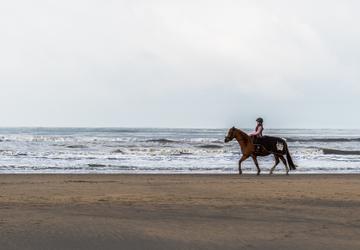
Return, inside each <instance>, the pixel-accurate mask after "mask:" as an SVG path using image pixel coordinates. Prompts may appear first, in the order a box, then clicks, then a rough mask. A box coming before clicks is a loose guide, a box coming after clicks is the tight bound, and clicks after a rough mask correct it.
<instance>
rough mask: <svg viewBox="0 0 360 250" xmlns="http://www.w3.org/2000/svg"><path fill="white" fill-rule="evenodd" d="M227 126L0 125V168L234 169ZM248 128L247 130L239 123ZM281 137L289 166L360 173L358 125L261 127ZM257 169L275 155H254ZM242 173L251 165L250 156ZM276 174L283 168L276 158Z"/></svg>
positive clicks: (236, 152)
mask: <svg viewBox="0 0 360 250" xmlns="http://www.w3.org/2000/svg"><path fill="white" fill-rule="evenodd" d="M227 130H228V129H163V128H0V173H2V174H10V173H129V174H134V173H135V174H136V173H151V174H157V173H185V174H190V173H201V174H212V173H220V174H230V173H234V174H235V173H237V169H238V160H239V158H240V149H239V145H238V144H237V142H236V141H235V140H234V141H232V142H230V143H227V144H225V143H224V142H223V141H224V137H225V135H226V133H227ZM244 131H247V132H249V131H250V130H248V129H244ZM265 134H266V135H273V136H279V137H282V138H285V139H286V140H287V142H288V145H289V149H290V153H291V155H292V157H293V160H294V162H295V164H296V165H298V169H297V170H296V171H292V172H291V173H301V174H303V173H324V174H325V173H326V174H328V173H360V130H340V129H339V130H337V129H266V130H265ZM258 159H259V164H260V168H261V169H262V173H263V174H266V173H268V171H269V169H270V168H271V167H272V166H273V163H274V159H273V157H272V156H267V157H259V158H258ZM243 172H244V173H255V172H256V167H255V165H254V163H253V162H252V160H251V159H248V160H247V161H245V162H244V163H243ZM274 173H275V174H277V173H278V174H284V173H285V169H284V166H283V165H282V163H280V164H279V165H278V166H277V168H276V170H275V172H274Z"/></svg>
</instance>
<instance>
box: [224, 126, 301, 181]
mask: <svg viewBox="0 0 360 250" xmlns="http://www.w3.org/2000/svg"><path fill="white" fill-rule="evenodd" d="M234 138H235V139H236V140H237V142H238V143H239V145H240V148H241V152H242V157H241V158H240V160H239V174H240V175H241V174H242V170H241V163H242V162H243V161H245V160H246V159H248V158H249V157H250V156H251V157H252V159H253V161H254V163H255V165H256V168H257V175H260V172H261V170H260V168H259V163H258V161H257V157H258V156H267V155H270V154H273V155H274V157H275V165H274V166H273V167H272V168H271V170H270V174H272V173H273V171H274V170H275V167H276V166H277V165H278V164H279V162H280V161H279V159H280V160H281V161H282V162H283V163H284V165H285V170H286V174H287V175H288V174H289V167H290V170H295V169H296V165H295V164H294V162H293V160H292V158H291V156H290V153H289V149H288V146H287V143H286V141H285V140H284V139H282V138H279V137H272V136H264V137H262V138H261V140H263V139H266V140H265V141H266V142H265V143H264V144H267V145H266V146H267V147H265V146H264V145H257V144H254V142H253V139H252V138H251V137H250V136H249V135H248V134H246V133H245V132H243V131H241V130H240V129H237V128H235V127H232V128H230V129H229V131H228V133H227V136H226V137H225V139H224V142H225V143H227V142H230V141H232V140H233V139H234ZM284 155H286V159H287V162H288V163H289V167H288V165H287V164H286V160H285V158H284Z"/></svg>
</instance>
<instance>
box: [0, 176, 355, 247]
mask: <svg viewBox="0 0 360 250" xmlns="http://www.w3.org/2000/svg"><path fill="white" fill-rule="evenodd" d="M0 188H1V195H0V225H1V226H0V235H1V237H0V246H1V249H360V240H359V235H360V175H290V176H284V175H275V176H268V175H263V176H260V177H257V176H253V175H244V176H241V177H240V176H237V175H0Z"/></svg>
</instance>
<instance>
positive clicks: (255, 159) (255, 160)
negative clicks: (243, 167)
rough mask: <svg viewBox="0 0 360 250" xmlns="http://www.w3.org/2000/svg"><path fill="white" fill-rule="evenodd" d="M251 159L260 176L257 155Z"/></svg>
mask: <svg viewBox="0 0 360 250" xmlns="http://www.w3.org/2000/svg"><path fill="white" fill-rule="evenodd" d="M251 157H252V158H253V160H254V163H255V166H256V168H257V175H260V168H259V163H258V161H257V158H256V155H252V156H251Z"/></svg>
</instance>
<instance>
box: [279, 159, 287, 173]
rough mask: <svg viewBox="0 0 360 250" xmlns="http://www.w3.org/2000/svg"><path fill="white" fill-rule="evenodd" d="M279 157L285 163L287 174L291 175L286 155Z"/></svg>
mask: <svg viewBox="0 0 360 250" xmlns="http://www.w3.org/2000/svg"><path fill="white" fill-rule="evenodd" d="M279 158H280V160H281V161H282V162H283V163H284V165H285V169H286V175H289V167H288V165H287V163H286V160H285V158H284V156H282V155H279Z"/></svg>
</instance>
